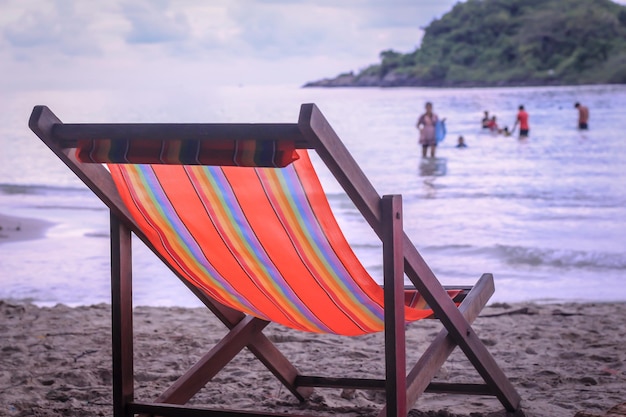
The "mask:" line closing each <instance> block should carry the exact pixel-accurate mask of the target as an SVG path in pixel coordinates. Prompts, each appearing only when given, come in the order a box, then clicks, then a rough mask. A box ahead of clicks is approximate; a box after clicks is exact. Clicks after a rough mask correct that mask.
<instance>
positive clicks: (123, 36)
mask: <svg viewBox="0 0 626 417" xmlns="http://www.w3.org/2000/svg"><path fill="white" fill-rule="evenodd" d="M457 1H458V0H318V1H301V0H107V1H104V0H103V1H99V0H95V1H79V0H0V73H1V74H2V75H3V76H2V77H0V91H11V90H18V91H19V90H28V89H83V88H120V89H127V88H137V87H141V86H149V85H170V84H175V83H179V84H180V83H190V84H193V83H199V82H201V83H205V84H216V85H249V84H294V85H302V84H304V83H305V82H307V81H312V80H318V79H321V78H327V77H334V76H336V75H338V74H340V73H343V72H347V71H358V70H360V69H362V68H365V67H367V66H368V65H370V64H374V63H377V62H378V57H379V53H380V52H381V51H383V50H387V49H393V50H396V51H399V52H410V51H413V50H414V49H415V48H416V47H417V46H418V45H419V43H420V41H421V38H422V35H423V30H422V28H423V27H425V26H427V25H428V24H429V23H430V22H431V21H432V20H433V19H435V18H438V17H441V16H442V15H443V14H444V13H446V12H447V11H449V10H450V9H451V8H452V7H453V5H454V4H455V3H456V2H457ZM625 1H626V0H625ZM7 75H8V76H7Z"/></svg>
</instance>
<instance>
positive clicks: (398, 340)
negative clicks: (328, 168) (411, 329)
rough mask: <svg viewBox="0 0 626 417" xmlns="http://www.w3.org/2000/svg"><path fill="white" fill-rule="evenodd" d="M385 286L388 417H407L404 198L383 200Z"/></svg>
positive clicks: (389, 197)
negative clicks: (403, 238) (403, 242)
mask: <svg viewBox="0 0 626 417" xmlns="http://www.w3.org/2000/svg"><path fill="white" fill-rule="evenodd" d="M381 211H382V235H383V236H382V241H383V271H384V284H385V286H384V287H385V290H384V291H385V296H384V297H385V298H384V300H385V377H386V378H385V381H386V382H385V391H386V403H387V406H386V415H387V417H404V416H406V415H407V412H408V411H407V408H406V403H407V401H406V337H405V336H406V335H405V327H404V326H405V320H404V252H403V249H402V237H403V232H402V197H401V196H399V195H393V196H391V195H386V196H384V197H383V198H382V200H381Z"/></svg>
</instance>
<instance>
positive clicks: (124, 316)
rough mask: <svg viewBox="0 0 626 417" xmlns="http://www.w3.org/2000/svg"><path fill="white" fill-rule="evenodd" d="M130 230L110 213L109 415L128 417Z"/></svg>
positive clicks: (131, 388) (130, 387)
mask: <svg viewBox="0 0 626 417" xmlns="http://www.w3.org/2000/svg"><path fill="white" fill-rule="evenodd" d="M131 257H132V253H131V233H130V230H129V229H128V228H127V227H126V226H125V225H124V224H123V223H122V222H121V221H120V220H119V218H118V217H117V216H115V215H114V214H113V213H111V320H112V322H111V332H112V344H113V346H112V350H113V415H114V417H129V416H130V414H128V412H127V404H128V403H130V402H132V401H133V397H134V383H133V311H132V309H133V304H132V265H131V263H132V260H131Z"/></svg>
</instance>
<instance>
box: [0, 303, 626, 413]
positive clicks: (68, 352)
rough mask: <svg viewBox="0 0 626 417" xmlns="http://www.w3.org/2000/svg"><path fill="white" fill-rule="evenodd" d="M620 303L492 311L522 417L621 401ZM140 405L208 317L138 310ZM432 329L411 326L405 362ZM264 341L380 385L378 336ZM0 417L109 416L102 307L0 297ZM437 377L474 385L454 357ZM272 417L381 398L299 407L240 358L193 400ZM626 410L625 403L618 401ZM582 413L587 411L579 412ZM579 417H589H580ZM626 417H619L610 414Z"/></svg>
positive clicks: (453, 405)
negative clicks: (376, 379) (40, 303)
mask: <svg viewBox="0 0 626 417" xmlns="http://www.w3.org/2000/svg"><path fill="white" fill-rule="evenodd" d="M625 315H626V304H621V303H600V304H559V305H556V304H552V305H534V304H516V305H501V304H500V305H493V306H489V307H488V308H486V309H485V310H484V312H483V314H482V315H481V317H479V318H478V319H477V321H476V324H475V328H476V331H477V333H478V335H479V336H480V337H481V339H482V340H483V341H484V343H485V344H486V345H487V346H488V347H489V350H490V351H491V352H492V353H493V355H494V357H495V358H496V360H497V362H498V363H500V365H501V366H502V367H503V369H504V371H505V373H506V374H507V375H508V377H509V378H510V379H511V381H512V382H513V384H514V386H515V387H516V388H517V389H518V391H519V393H520V395H521V397H522V399H523V400H522V401H523V402H522V405H523V411H524V414H525V415H526V416H551V417H559V416H570V417H571V416H575V415H577V413H578V416H579V417H580V416H583V415H584V416H588V415H608V414H607V412H608V411H609V409H611V408H612V407H616V406H619V405H620V404H622V403H624V401H626V399H625V397H626V367H625V366H624V362H625V361H626V349H625V348H624V340H625V339H626V331H625V328H626V324H625V322H624V319H623V318H624V317H625ZM134 327H135V348H136V354H135V373H136V378H135V387H136V388H135V389H136V398H140V399H153V398H155V397H156V396H157V395H158V394H159V393H160V392H162V391H163V390H164V389H165V388H167V387H168V386H169V384H171V383H172V381H174V380H175V379H176V377H177V376H178V375H180V374H181V373H182V372H184V371H185V370H186V369H188V368H189V367H190V366H191V365H192V364H193V363H194V361H195V360H196V359H198V358H199V357H200V356H201V355H202V354H203V353H205V352H206V351H208V349H210V348H211V347H212V346H213V344H214V343H215V342H217V341H218V340H219V339H220V338H221V337H222V336H223V335H224V334H225V330H224V327H223V326H222V325H221V323H219V322H218V321H217V319H215V318H214V317H213V316H212V315H211V314H210V313H209V312H208V310H206V309H184V308H159V307H136V308H135V315H134ZM439 328H440V326H439V324H437V322H435V321H433V320H425V321H422V322H419V323H414V324H411V325H410V326H408V329H407V342H408V346H409V348H408V350H409V357H410V358H412V359H413V361H414V360H415V359H416V358H417V355H418V353H419V351H421V350H422V349H424V347H425V346H426V345H427V344H428V340H430V339H432V337H433V336H434V335H435V334H436V333H437V331H438V329H439ZM266 334H267V335H268V336H269V338H270V339H271V340H272V341H274V342H275V343H276V344H277V345H278V346H279V348H280V349H281V350H282V351H283V352H284V353H285V355H286V356H287V357H288V358H289V359H291V360H292V361H293V362H294V363H295V364H296V366H297V367H298V369H299V370H300V371H301V372H303V373H307V374H315V375H327V376H337V377H342V376H354V377H357V376H358V377H377V376H381V375H382V373H383V369H384V368H383V364H384V362H383V345H382V335H381V334H375V335H368V336H362V337H351V338H349V337H337V336H328V335H315V334H308V333H302V332H297V331H293V330H290V329H286V328H283V327H281V326H278V325H270V326H269V327H268V328H267V329H266ZM0 335H2V336H1V337H0V352H2V354H1V356H0V358H1V359H0V363H1V366H0V415H2V416H59V415H65V416H86V415H90V416H108V415H111V413H112V411H111V347H110V308H109V306H108V305H105V304H102V305H95V306H88V307H77V308H70V307H67V306H64V305H57V306H54V307H37V306H35V305H32V304H28V303H18V302H14V301H0ZM437 380H440V381H457V382H480V381H479V377H477V375H476V373H475V372H474V371H473V368H472V367H471V365H470V364H469V362H467V361H466V360H465V359H464V356H463V354H462V353H461V352H460V350H459V349H457V350H456V351H455V352H454V353H453V355H452V357H451V359H450V360H449V361H448V362H447V363H446V364H445V365H444V367H443V368H442V370H441V371H440V372H439V374H438V375H437ZM212 401H214V402H217V404H218V405H220V406H223V407H231V408H240V409H244V410H252V409H255V407H260V408H261V409H263V410H266V411H273V412H278V413H288V412H294V413H310V414H315V415H344V416H370V415H376V412H377V410H379V409H380V407H381V405H382V404H383V403H384V396H383V394H382V393H381V392H367V391H361V390H356V391H348V390H339V389H316V391H315V393H314V394H313V396H312V397H311V398H310V399H309V400H308V401H307V402H306V403H304V404H299V403H298V402H297V401H296V400H295V399H294V398H292V397H291V396H290V394H289V393H288V392H286V390H285V389H284V388H282V387H281V385H280V384H279V383H278V382H277V381H276V380H275V379H274V377H273V376H272V375H271V374H270V373H269V372H268V371H267V370H265V368H264V367H263V366H262V365H261V364H260V363H259V362H258V361H257V360H256V358H255V357H254V356H253V355H252V354H250V353H249V352H247V351H244V352H242V353H241V354H240V355H239V356H237V357H236V358H235V360H234V361H233V362H232V363H230V364H229V365H228V366H227V367H226V368H225V369H223V370H222V371H221V372H220V373H219V374H218V375H217V376H216V377H215V378H214V380H213V381H211V382H209V384H208V385H207V386H206V387H205V388H204V389H203V390H202V391H201V392H200V393H199V394H198V395H197V396H196V397H194V399H193V400H192V402H193V403H195V404H199V405H207V404H211V402H212ZM622 407H623V405H622ZM583 412H584V413H583ZM585 413H586V414H585ZM410 415H412V416H470V415H471V416H474V417H477V416H499V415H504V413H503V412H502V406H501V405H500V404H499V403H498V402H497V400H495V399H493V398H490V397H482V396H460V395H448V394H424V395H423V396H422V397H421V398H420V399H419V400H418V402H417V403H416V404H415V406H414V410H412V411H411V414H410ZM612 415H624V414H612Z"/></svg>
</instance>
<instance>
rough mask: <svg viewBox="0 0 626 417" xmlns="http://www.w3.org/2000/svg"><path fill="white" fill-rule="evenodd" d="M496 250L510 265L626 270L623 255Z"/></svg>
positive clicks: (507, 248)
mask: <svg viewBox="0 0 626 417" xmlns="http://www.w3.org/2000/svg"><path fill="white" fill-rule="evenodd" d="M495 249H496V251H497V252H498V254H499V256H500V257H502V258H503V259H504V261H505V262H506V263H507V264H509V265H528V266H533V267H541V266H546V267H556V268H584V269H614V270H615V269H616V270H622V269H626V255H625V254H622V253H609V252H588V251H577V250H569V249H545V248H528V247H521V246H506V245H497V246H496V248H495Z"/></svg>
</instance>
